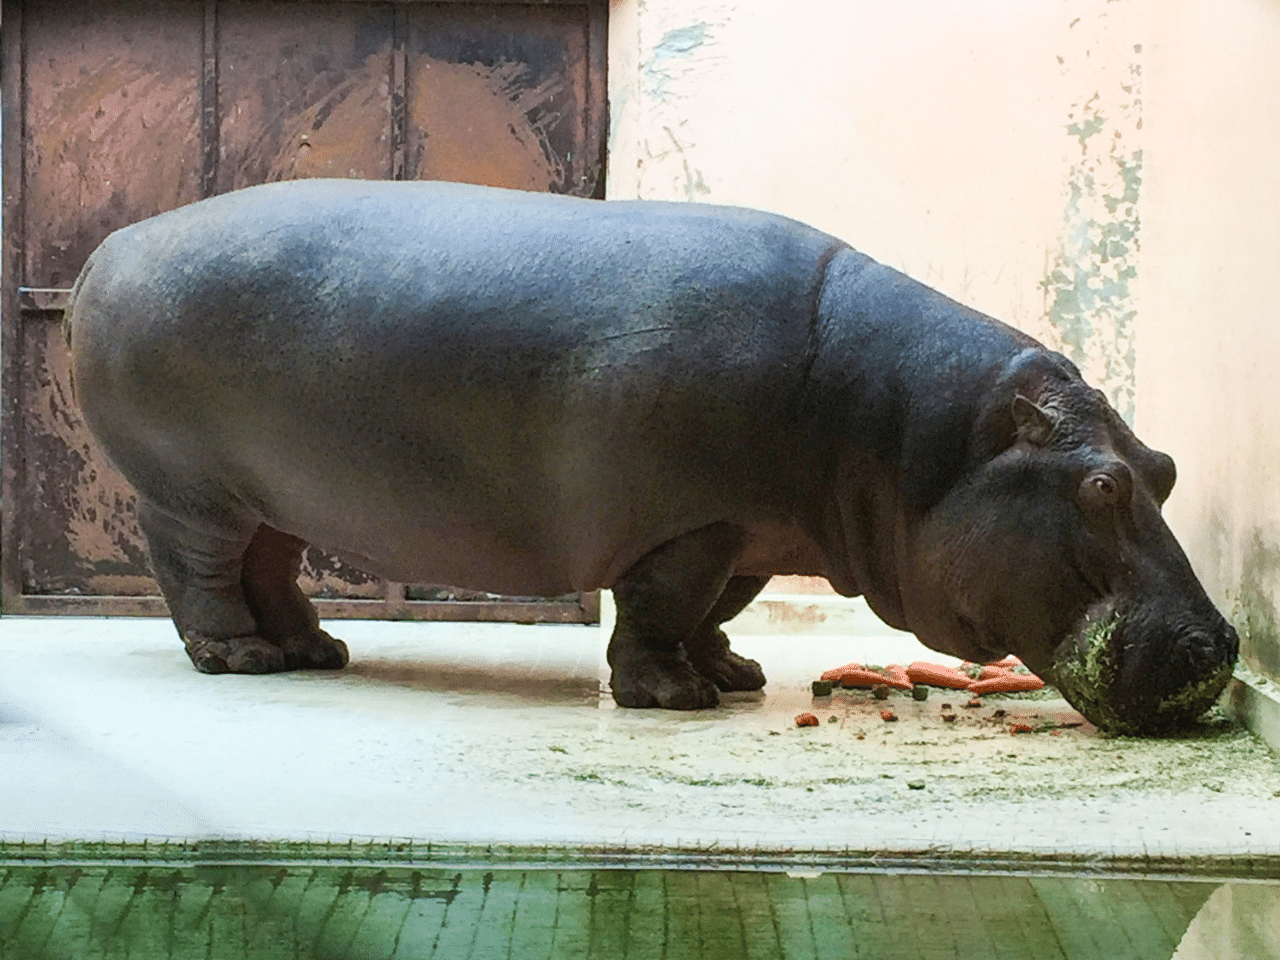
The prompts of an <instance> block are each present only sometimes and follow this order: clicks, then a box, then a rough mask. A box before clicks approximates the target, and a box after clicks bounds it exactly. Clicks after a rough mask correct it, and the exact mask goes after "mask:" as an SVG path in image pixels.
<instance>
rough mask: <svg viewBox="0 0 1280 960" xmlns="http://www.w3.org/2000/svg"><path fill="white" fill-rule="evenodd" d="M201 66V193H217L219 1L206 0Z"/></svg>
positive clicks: (204, 194) (206, 194)
mask: <svg viewBox="0 0 1280 960" xmlns="http://www.w3.org/2000/svg"><path fill="white" fill-rule="evenodd" d="M201 36H202V41H201V42H202V45H203V56H202V59H201V67H200V196H201V198H204V197H211V196H213V195H214V194H215V193H217V192H218V149H219V147H218V137H219V132H220V131H219V116H218V3H217V0H205V3H204V29H203V32H202V35H201Z"/></svg>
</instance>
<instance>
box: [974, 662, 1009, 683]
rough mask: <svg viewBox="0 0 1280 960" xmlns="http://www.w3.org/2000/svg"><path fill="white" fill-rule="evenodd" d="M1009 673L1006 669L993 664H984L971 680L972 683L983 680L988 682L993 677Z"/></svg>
mask: <svg viewBox="0 0 1280 960" xmlns="http://www.w3.org/2000/svg"><path fill="white" fill-rule="evenodd" d="M1008 673H1009V668H1008V667H1001V666H998V665H997V664H994V663H986V664H983V665H982V668H981V669H980V670H979V671H978V675H977V676H976V677H974V678H973V680H974V682H977V683H981V682H982V681H983V680H990V679H992V678H993V677H1003V676H1005V675H1007V674H1008Z"/></svg>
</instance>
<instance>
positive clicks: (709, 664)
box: [691, 650, 765, 693]
mask: <svg viewBox="0 0 1280 960" xmlns="http://www.w3.org/2000/svg"><path fill="white" fill-rule="evenodd" d="M691 659H692V658H691ZM693 664H694V667H695V669H697V671H698V673H700V674H702V675H703V676H704V677H706V678H707V679H708V680H710V681H711V682H712V683H714V684H715V685H716V688H717V689H718V690H720V691H722V692H724V693H730V692H732V691H743V690H759V689H761V688H762V687H763V686H764V684H765V678H764V671H763V670H762V669H761V668H760V664H759V663H757V662H756V661H755V660H748V659H747V658H746V657H742V656H739V655H738V654H736V653H734V652H733V651H732V650H726V651H725V652H724V654H723V655H722V656H719V657H716V658H714V659H707V660H702V659H694V660H693Z"/></svg>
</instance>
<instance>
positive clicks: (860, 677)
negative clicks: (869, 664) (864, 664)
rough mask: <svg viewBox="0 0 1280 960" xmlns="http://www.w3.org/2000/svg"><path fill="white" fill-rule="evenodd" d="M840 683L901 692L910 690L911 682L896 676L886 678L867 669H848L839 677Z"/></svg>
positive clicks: (865, 688) (867, 688) (848, 685)
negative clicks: (892, 688)
mask: <svg viewBox="0 0 1280 960" xmlns="http://www.w3.org/2000/svg"><path fill="white" fill-rule="evenodd" d="M837 679H838V682H839V683H840V685H841V686H845V687H860V688H862V689H864V690H869V689H871V688H872V687H880V686H884V687H897V688H898V689H900V690H910V689H911V681H910V680H906V679H899V678H898V677H895V676H886V675H885V674H883V673H880V672H879V671H876V670H867V669H865V668H859V669H856V670H854V669H850V668H848V667H846V668H845V669H844V671H843V672H842V673H840V674H839V676H838V678H837Z"/></svg>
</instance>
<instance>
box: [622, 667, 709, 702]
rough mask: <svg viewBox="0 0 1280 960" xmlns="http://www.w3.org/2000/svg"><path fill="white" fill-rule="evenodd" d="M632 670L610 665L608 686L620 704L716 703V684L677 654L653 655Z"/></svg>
mask: <svg viewBox="0 0 1280 960" xmlns="http://www.w3.org/2000/svg"><path fill="white" fill-rule="evenodd" d="M633 666H634V667H637V668H636V669H630V670H623V669H619V668H618V667H616V666H615V667H614V670H613V676H612V677H611V679H610V685H611V686H612V688H613V699H614V701H616V702H617V704H618V706H620V707H662V708H664V709H666V710H702V709H705V708H707V707H714V706H717V705H718V704H719V703H720V695H719V693H717V692H716V685H715V684H714V683H712V682H711V681H710V680H708V679H707V678H706V677H704V676H702V675H701V674H700V673H698V671H696V670H694V669H693V667H692V666H690V665H689V662H688V660H686V659H685V658H684V657H683V656H681V657H678V658H677V657H655V658H654V660H652V661H649V662H647V663H643V664H633Z"/></svg>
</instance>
